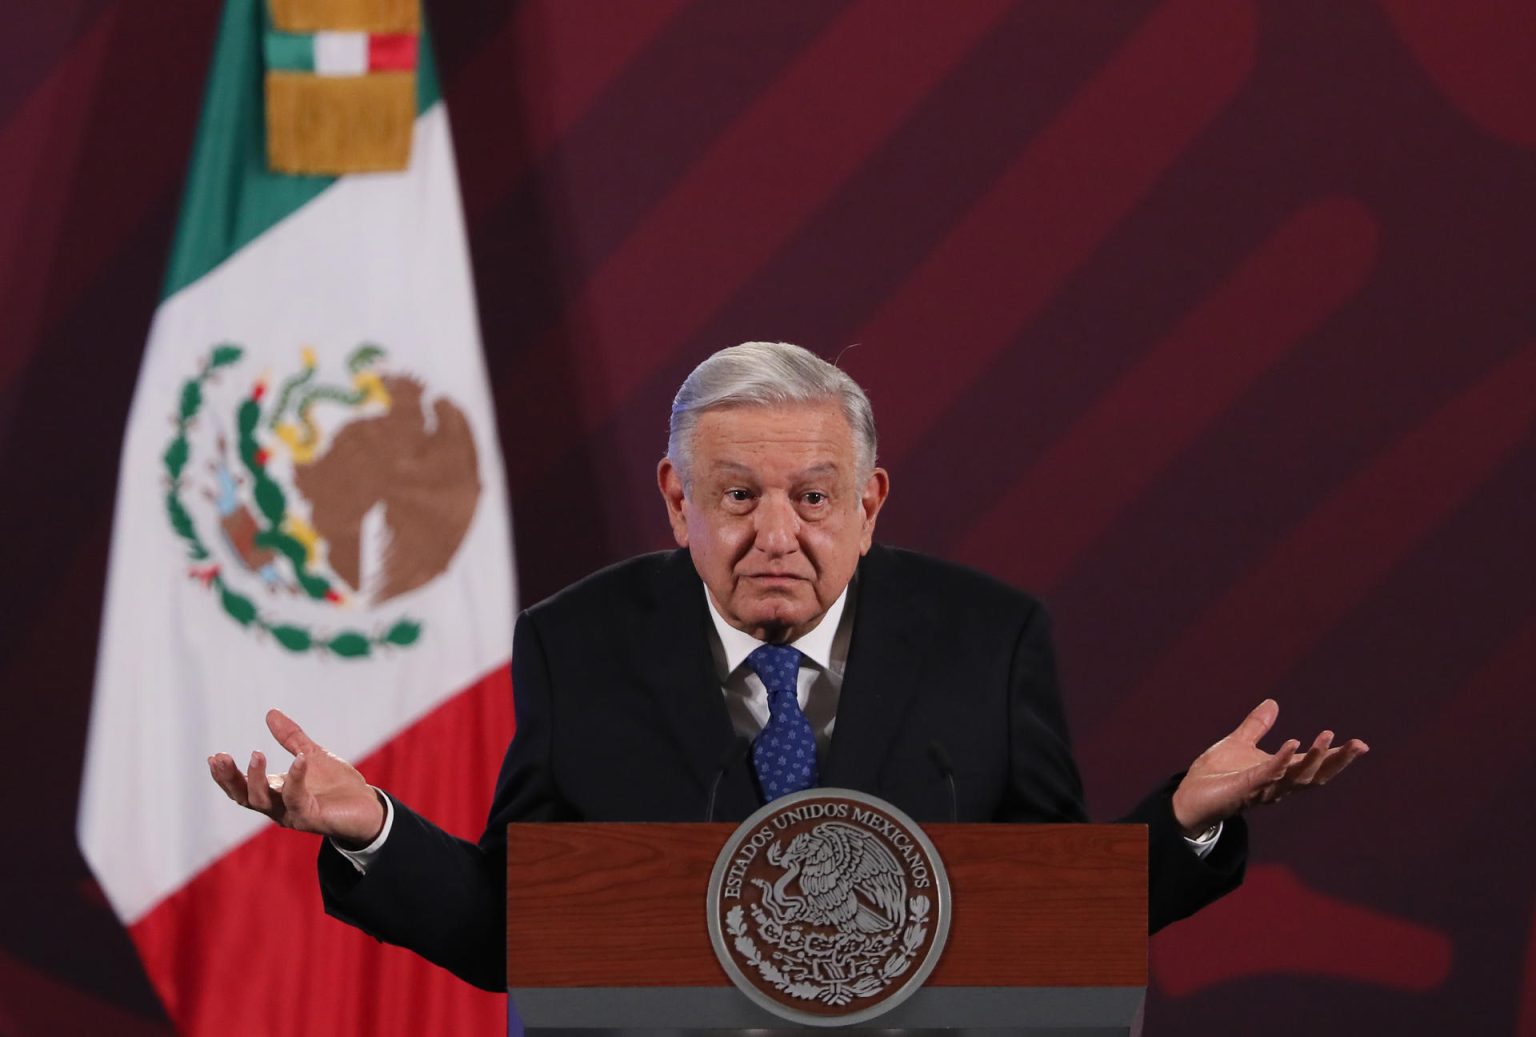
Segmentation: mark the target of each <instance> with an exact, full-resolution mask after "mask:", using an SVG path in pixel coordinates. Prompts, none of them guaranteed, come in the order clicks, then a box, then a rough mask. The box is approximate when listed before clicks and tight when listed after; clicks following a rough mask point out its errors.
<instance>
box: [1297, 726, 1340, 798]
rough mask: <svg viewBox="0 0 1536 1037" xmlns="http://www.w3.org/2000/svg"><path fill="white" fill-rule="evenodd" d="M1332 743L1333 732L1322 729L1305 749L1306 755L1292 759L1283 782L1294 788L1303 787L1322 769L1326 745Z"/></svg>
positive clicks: (1326, 754) (1326, 750)
mask: <svg viewBox="0 0 1536 1037" xmlns="http://www.w3.org/2000/svg"><path fill="white" fill-rule="evenodd" d="M1331 745H1333V732H1332V731H1324V732H1323V733H1322V734H1320V735H1318V736H1317V739H1316V740H1315V741H1314V742H1313V743H1312V748H1310V749H1308V750H1307V755H1305V756H1303V757H1302V758H1301V759H1300V760H1299V761H1293V762H1292V763H1291V765H1290V766H1289V767H1288V768H1287V769H1286V773H1285V783H1286V784H1288V785H1291V786H1294V787H1296V788H1304V787H1306V786H1308V785H1311V784H1312V783H1313V781H1315V780H1316V778H1317V774H1318V771H1320V770H1321V769H1322V766H1323V762H1324V761H1325V760H1326V759H1327V758H1328V747H1329V746H1331Z"/></svg>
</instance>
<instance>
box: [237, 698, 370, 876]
mask: <svg viewBox="0 0 1536 1037" xmlns="http://www.w3.org/2000/svg"><path fill="white" fill-rule="evenodd" d="M267 729H268V730H270V731H271V732H272V736H273V737H274V738H276V739H277V742H278V744H279V745H281V746H282V747H283V748H284V749H286V750H288V751H289V752H290V753H292V754H293V763H292V764H290V765H289V767H288V770H287V772H286V773H284V774H268V773H267V759H266V756H264V755H263V754H262V753H260V752H254V753H252V754H251V760H250V764H249V765H248V766H247V768H246V770H245V771H244V772H242V771H241V770H240V768H239V767H238V766H237V765H236V764H235V761H234V758H233V757H231V756H230V755H229V754H228V753H215V754H214V755H213V756H210V757H208V771H209V773H211V774H212V775H213V780H214V781H215V782H217V783H218V786H219V788H221V789H223V790H224V794H225V795H226V796H228V797H229V798H230V799H232V800H234V801H235V802H236V803H239V804H240V805H241V806H243V807H246V808H248V809H251V810H254V811H256V812H257V813H259V814H265V815H266V816H267V817H269V818H271V819H272V820H273V821H275V822H276V823H277V824H280V825H282V826H283V827H284V828H292V829H294V830H295V831H299V832H315V833H317V834H319V835H325V836H329V837H330V838H332V839H334V840H336V843H337V845H339V846H344V847H347V848H348V849H361V848H362V847H364V846H367V845H368V844H369V843H371V842H373V840H374V839H376V838H377V837H378V834H379V832H380V830H382V829H383V827H384V804H383V802H382V800H381V798H380V796H379V794H378V793H377V792H376V791H375V790H374V789H373V787H372V786H370V785H369V784H368V782H367V781H366V780H365V779H364V778H363V776H362V774H360V773H359V772H358V770H357V768H356V767H353V766H352V765H351V764H350V763H348V762H347V761H346V760H343V759H342V758H341V757H339V756H337V755H335V754H334V753H331V752H328V751H326V749H325V748H324V747H322V746H320V745H318V744H317V743H316V742H315V741H314V740H313V739H311V738H310V737H309V736H308V735H306V734H305V733H304V729H303V728H301V727H299V725H298V724H296V723H294V722H293V721H292V720H291V719H289V717H287V716H286V715H284V714H283V713H282V712H281V711H279V710H276V709H273V710H269V711H268V712H267Z"/></svg>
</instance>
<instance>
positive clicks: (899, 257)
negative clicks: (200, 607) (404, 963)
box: [0, 0, 1536, 1035]
mask: <svg viewBox="0 0 1536 1037" xmlns="http://www.w3.org/2000/svg"><path fill="white" fill-rule="evenodd" d="M213 6H214V5H209V4H204V3H189V2H182V3H166V2H163V0H156V2H151V0H140V2H131V3H130V2H121V3H112V2H108V0H54V2H52V3H48V4H25V5H21V4H13V5H9V6H8V7H7V11H6V15H5V23H6V24H5V25H4V30H5V31H4V32H3V33H0V297H3V303H4V306H3V309H0V314H3V321H0V343H3V350H0V487H3V488H4V491H3V492H4V506H3V511H0V545H3V547H0V550H3V552H4V556H3V558H4V569H3V571H4V573H5V579H4V583H3V596H4V597H3V610H4V611H3V616H4V618H3V621H0V687H3V688H4V694H5V703H4V708H5V722H4V730H5V733H6V739H5V740H6V747H7V754H6V755H7V757H8V759H7V761H6V762H7V765H8V766H7V777H8V781H7V792H8V795H7V796H6V809H5V816H6V819H7V822H8V824H7V828H8V830H9V833H10V838H9V839H8V840H7V844H8V846H7V849H6V851H5V852H4V853H3V854H0V875H3V879H4V881H3V890H4V893H3V896H4V898H5V905H4V908H3V910H0V1032H6V1033H21V1032H29V1033H30V1032H37V1033H43V1032H48V1033H54V1032H74V1031H77V1030H79V1031H85V1030H95V1031H99V1032H106V1031H107V1030H112V1031H114V1032H120V1033H135V1032H137V1033H146V1034H148V1033H159V1032H163V1029H164V1023H163V1022H162V1021H159V1020H161V1019H162V1018H163V1017H162V1016H161V1015H160V1012H159V1008H158V1006H157V1004H156V1003H155V1001H154V999H153V996H152V995H151V994H150V992H149V988H148V986H147V984H146V983H145V981H144V979H143V977H142V975H141V974H140V972H139V971H138V968H137V965H136V963H135V959H134V957H133V955H132V953H131V950H130V948H129V945H128V942H127V940H126V939H125V938H124V936H123V935H122V933H121V931H120V930H119V929H118V927H117V926H116V924H115V923H114V921H113V919H112V918H111V915H110V913H109V912H108V910H107V909H106V907H105V906H104V904H103V902H102V900H101V898H100V895H99V893H98V892H97V891H96V890H95V888H94V886H93V884H92V882H91V880H90V878H89V876H88V875H87V873H86V871H85V868H84V866H83V864H82V863H81V861H80V858H79V856H78V853H77V851H76V849H75V845H74V834H73V826H74V809H75V797H76V792H77V780H78V777H77V776H78V774H79V764H80V757H81V751H82V746H83V737H84V727H85V721H86V716H87V710H88V707H89V700H90V684H91V675H92V665H93V652H94V644H95V637H96V628H97V621H98V618H99V608H100V606H99V602H100V594H101V589H102V578H103V571H104V566H105V559H106V544H107V537H108V529H109V523H110V518H111V514H112V500H113V494H114V480H115V476H116V465H117V452H118V441H119V436H120V433H121V429H122V425H123V421H124V417H125V415H126V412H127V407H128V402H129V397H130V393H131V390H132V385H133V380H134V375H135V371H136V369H137V364H138V361H139V355H140V350H141V347H142V344H143V341H144V337H145V332H146V329H147V327H148V322H149V318H150V314H151V312H152V310H153V308H154V305H155V302H156V297H157V293H158V285H159V280H160V276H161V270H162V267H163V264H164V261H165V258H166V252H167V248H168V244H169V240H170V235H171V229H172V224H173V221H174V218H175V214H176V208H177V202H178V193H179V189H180V182H181V177H182V174H183V171H184V169H185V164H186V159H187V154H188V149H189V146H190V142H191V135H192V131H193V126H194V121H195V118H196V113H197V109H198V105H199V103H200V95H201V87H202V82H203V77H204V74H205V71H206V65H207V57H208V54H209V48H210V43H211V36H212V32H213V28H214V23H215V17H216V12H215V11H214V10H213V9H212V8H213ZM1471 10H1473V8H1472V7H1470V6H1469V5H1456V4H1448V3H1434V2H1430V0H1424V2H1408V0H1383V2H1381V3H1366V2H1352V3H1339V2H1336V0H1316V2H1307V0H1288V2H1283V3H1282V2H1279V0H1274V2H1268V3H1248V2H1241V0H1223V2H1221V3H1200V2H1197V0H1166V2H1153V0H1128V2H1119V3H1097V4H1084V3H1080V2H1076V0H1056V2H1031V3H1018V4H1009V3H998V2H982V0H963V2H938V0H934V2H928V3H905V2H903V3H896V2H891V0H869V2H830V0H815V2H785V0H780V2H777V3H773V4H728V3H718V2H702V0H701V2H685V0H648V2H643V3H641V2H631V3H584V4H564V3H556V2H554V0H548V2H544V3H528V4H523V5H513V4H510V3H490V2H487V3H480V4H454V5H449V4H438V5H436V7H435V8H434V9H433V10H432V12H431V13H432V15H433V17H434V29H435V32H436V39H437V49H438V56H439V59H440V66H441V69H442V75H443V82H444V88H445V93H446V96H447V98H448V101H449V104H450V108H451V111H452V116H453V122H454V128H455V138H456V142H457V147H458V155H459V161H460V167H461V176H462V182H463V188H464V195H465V208H466V210H467V216H468V223H469V228H470V234H471V244H472V247H473V250H474V260H475V267H476V276H477V282H478V290H479V296H480V307H481V315H482V321H483V325H484V331H485V341H486V349H487V353H488V357H489V363H490V369H491V372H492V374H493V377H494V380H495V386H494V388H495V393H496V399H497V404H498V407H499V412H500V418H501V428H502V436H503V447H504V450H505V453H506V458H507V467H508V470H509V477H510V485H511V488H512V496H513V509H514V516H515V522H516V532H517V544H518V548H519V551H518V565H519V571H520V577H521V581H522V593H523V597H524V599H525V600H529V601H531V600H534V599H536V598H538V597H541V596H543V595H545V594H547V593H549V592H551V591H553V590H554V589H556V588H557V587H559V586H561V585H562V584H563V583H565V582H566V581H568V580H570V579H572V578H574V577H576V576H578V575H580V574H582V573H584V572H586V571H588V570H590V569H592V568H594V567H596V566H598V565H600V564H602V563H605V562H608V561H611V560H614V559H617V558H619V557H621V556H624V555H628V554H630V553H632V552H636V551H640V550H644V549H647V548H652V547H657V546H662V545H663V544H664V543H665V542H666V537H665V530H664V525H663V522H662V515H661V511H660V507H659V505H658V503H657V502H656V501H655V500H654V499H653V490H652V488H651V479H652V471H653V465H654V461H655V459H656V457H657V455H658V454H659V452H660V450H661V447H662V439H663V418H664V414H665V410H666V405H667V402H668V399H669V396H670V393H671V391H672V389H673V388H674V387H675V385H676V384H677V382H678V380H679V379H680V378H681V376H682V375H683V374H684V373H685V372H686V371H687V369H688V368H689V367H690V366H691V365H692V364H693V363H695V362H696V361H697V360H698V359H700V358H701V357H702V356H704V355H705V354H706V353H707V352H709V351H711V350H713V349H715V348H717V347H719V346H721V345H725V344H729V343H733V342H736V341H740V340H742V339H747V338H765V337H766V338H783V339H789V340H792V341H797V342H800V343H802V344H804V345H807V346H810V347H812V348H815V349H817V350H819V351H822V352H823V353H825V354H828V355H833V354H837V353H839V352H842V351H843V350H844V349H845V348H846V347H848V346H849V345H851V344H853V343H858V344H859V345H858V347H857V348H855V349H853V350H851V351H849V352H847V353H846V354H845V356H844V363H845V365H846V366H847V367H848V368H849V369H850V370H852V371H853V373H854V374H855V376H856V377H858V378H859V379H861V380H862V381H863V382H864V383H865V384H866V385H867V386H868V387H869V389H870V391H871V394H872V396H873V397H874V400H875V404H876V410H877V414H878V415H879V417H880V420H881V424H882V431H883V435H884V444H883V446H884V449H883V460H884V462H885V463H886V465H887V466H888V467H889V468H891V469H892V471H893V475H894V485H895V489H894V495H893V499H892V503H891V505H890V506H889V508H888V509H887V511H886V514H885V517H884V519H883V521H882V530H881V532H882V534H883V537H884V539H887V540H890V541H892V542H898V543H902V544H906V545H910V546H914V547H918V548H922V549H925V550H928V551H932V552H934V553H937V554H941V555H946V556H949V557H952V558H956V559H959V560H962V561H965V562H969V563H972V564H975V565H979V566H982V567H984V568H987V569H989V570H991V571H993V572H995V573H997V574H999V575H1001V576H1003V577H1006V578H1008V579H1010V580H1014V581H1016V582H1019V583H1020V584H1022V585H1025V586H1028V587H1032V588H1034V589H1036V590H1038V591H1040V592H1042V593H1043V594H1045V596H1046V597H1047V598H1048V600H1049V601H1050V602H1051V604H1052V605H1053V607H1054V610H1055V613H1056V619H1057V627H1058V630H1059V635H1060V641H1061V644H1060V648H1061V652H1062V656H1063V660H1064V667H1065V670H1066V677H1067V680H1068V687H1069V689H1070V696H1071V698H1070V703H1069V705H1070V709H1071V716H1072V720H1073V723H1074V727H1075V732H1076V736H1077V741H1078V744H1079V748H1080V754H1081V763H1082V765H1083V767H1084V770H1085V772H1086V774H1087V778H1088V781H1089V785H1090V793H1091V796H1092V799H1093V803H1094V806H1095V808H1096V811H1097V812H1098V813H1099V814H1101V815H1106V816H1107V815H1110V814H1112V813H1114V812H1115V811H1116V810H1117V809H1119V808H1121V807H1123V806H1125V805H1127V803H1128V802H1129V801H1130V800H1131V799H1132V798H1133V797H1134V796H1135V795H1136V794H1137V793H1138V792H1139V791H1140V790H1142V789H1143V788H1144V787H1146V786H1148V785H1149V784H1150V783H1151V782H1152V781H1153V780H1154V779H1155V778H1156V777H1157V776H1159V775H1161V774H1163V773H1164V772H1166V771H1168V770H1170V769H1171V768H1173V767H1174V766H1176V765H1178V764H1179V763H1180V762H1182V761H1187V760H1188V759H1189V758H1191V757H1192V756H1193V755H1194V753H1195V752H1197V751H1198V750H1199V749H1200V748H1201V747H1202V745H1203V743H1205V742H1207V741H1209V740H1210V739H1211V738H1213V737H1214V736H1216V735H1217V734H1218V733H1220V732H1221V731H1222V730H1223V729H1224V728H1226V727H1227V726H1229V725H1230V724H1232V723H1235V722H1236V720H1237V719H1238V718H1239V717H1241V715H1242V714H1243V712H1244V711H1245V710H1246V709H1247V708H1248V707H1249V706H1251V705H1252V704H1253V703H1255V702H1257V701H1258V700H1259V699H1260V698H1262V697H1263V696H1265V695H1274V696H1276V697H1277V698H1279V699H1280V701H1281V703H1282V704H1283V706H1284V714H1283V716H1282V727H1283V728H1284V729H1285V732H1286V733H1288V734H1296V735H1299V736H1306V735H1309V734H1310V733H1311V732H1313V731H1315V730H1316V729H1317V728H1318V727H1320V726H1323V725H1325V724H1328V725H1336V726H1337V727H1338V728H1339V729H1340V730H1341V731H1342V732H1344V733H1347V734H1360V735H1363V736H1365V737H1367V738H1368V739H1369V740H1370V741H1371V742H1372V744H1373V746H1374V752H1373V754H1372V755H1371V757H1370V758H1369V759H1368V760H1367V761H1366V763H1365V764H1364V765H1362V766H1361V767H1360V769H1359V770H1358V771H1356V772H1353V773H1351V774H1350V775H1349V776H1348V779H1347V780H1345V781H1343V782H1341V783H1340V784H1339V785H1337V786H1335V787H1334V788H1332V789H1330V790H1329V791H1328V792H1326V793H1325V794H1322V795H1318V796H1316V797H1315V798H1313V799H1310V800H1305V801H1302V802H1295V803H1288V804H1287V805H1286V806H1285V807H1283V808H1281V809H1280V810H1278V811H1274V812H1272V813H1269V814H1266V815H1264V816H1261V817H1259V818H1258V819H1256V823H1255V828H1256V834H1255V868H1254V875H1253V879H1252V881H1251V882H1250V884H1249V886H1248V887H1247V888H1246V889H1245V890H1244V891H1243V892H1241V893H1240V894H1238V895H1237V896H1236V897H1233V898H1231V899H1230V900H1229V901H1227V902H1224V903H1223V904H1222V905H1220V906H1218V907H1217V908H1216V909H1213V910H1212V911H1209V912H1207V913H1206V914H1205V915H1203V916H1201V917H1200V918H1198V919H1196V920H1194V921H1192V922H1190V923H1186V924H1185V925H1183V926H1181V927H1177V928H1175V929H1174V930H1171V931H1170V932H1168V933H1167V934H1165V935H1163V936H1161V937H1159V938H1158V940H1156V941H1155V942H1154V972H1155V978H1156V984H1157V994H1156V996H1155V1001H1154V1003H1153V1005H1152V1006H1151V1008H1150V1009H1149V1019H1150V1022H1151V1024H1152V1030H1153V1032H1161V1033H1174V1032H1194V1031H1196V1029H1197V1028H1204V1032H1211V1033H1233V1032H1242V1033H1250V1034H1286V1035H1290V1034H1291V1033H1293V1032H1294V1031H1295V1030H1296V1029H1297V1028H1298V1027H1302V1028H1305V1029H1306V1030H1308V1031H1310V1032H1313V1033H1319V1034H1322V1033H1338V1034H1345V1033H1356V1032H1388V1031H1391V1032H1416V1033H1450V1032H1477V1033H1503V1034H1508V1033H1515V1032H1521V1033H1526V1034H1531V1033H1536V936H1533V925H1532V923H1533V913H1532V908H1533V895H1532V894H1533V892H1536V889H1533V887H1536V882H1533V878H1532V874H1533V871H1532V864H1531V862H1532V861H1533V860H1536V823H1533V816H1532V815H1533V811H1532V807H1531V803H1532V801H1533V793H1536V787H1533V786H1536V781H1533V776H1536V754H1533V753H1532V752H1531V749H1530V746H1531V744H1532V740H1533V736H1536V706H1533V705H1532V702H1531V696H1532V692H1533V691H1536V602H1533V595H1532V588H1533V587H1536V578H1533V577H1536V571H1533V569H1536V565H1533V559H1536V551H1533V548H1532V533H1533V530H1536V493H1533V486H1536V452H1533V450H1532V438H1531V431H1532V416H1533V412H1536V295H1533V279H1532V275H1533V270H1536V155H1533V151H1532V149H1533V147H1536V71H1533V69H1536V64H1533V62H1532V61H1531V59H1530V55H1531V54H1533V53H1536V15H1533V13H1532V12H1533V9H1532V8H1531V7H1530V6H1529V5H1528V4H1524V3H1521V2H1518V0H1501V2H1496V3H1484V4H1480V5H1477V6H1476V8H1475V13H1468V12H1469V11H1471ZM198 751H201V750H198ZM144 794H145V795H154V794H155V790H153V789H145V790H144ZM23 1006H25V1010H23Z"/></svg>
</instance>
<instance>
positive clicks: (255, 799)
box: [245, 752, 272, 817]
mask: <svg viewBox="0 0 1536 1037" xmlns="http://www.w3.org/2000/svg"><path fill="white" fill-rule="evenodd" d="M245 795H246V799H247V802H246V806H248V807H250V808H251V809H252V810H259V811H261V812H262V813H263V814H266V815H267V816H268V817H271V816H272V786H271V785H270V784H268V782H267V758H266V757H265V756H263V755H262V754H261V753H260V752H253V753H251V762H250V763H248V764H247V765H246V768H245Z"/></svg>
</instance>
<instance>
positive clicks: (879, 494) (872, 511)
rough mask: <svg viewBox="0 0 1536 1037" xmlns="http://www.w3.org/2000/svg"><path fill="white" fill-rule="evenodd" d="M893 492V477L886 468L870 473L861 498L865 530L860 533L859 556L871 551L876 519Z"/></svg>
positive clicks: (860, 503) (862, 519)
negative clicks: (886, 499)
mask: <svg viewBox="0 0 1536 1037" xmlns="http://www.w3.org/2000/svg"><path fill="white" fill-rule="evenodd" d="M890 492H891V476H890V473H888V472H887V471H886V470H885V469H884V468H876V469H875V470H874V471H873V472H870V473H869V481H868V482H866V483H865V484H864V492H863V494H862V495H861V496H860V497H859V511H860V512H861V515H860V518H861V521H862V523H863V529H862V530H861V531H860V532H861V534H862V538H861V539H860V541H859V554H864V553H865V552H866V551H868V550H869V545H870V544H872V543H874V541H875V519H877V518H879V517H880V509H881V508H883V507H885V498H886V497H887V496H889V494H890Z"/></svg>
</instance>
